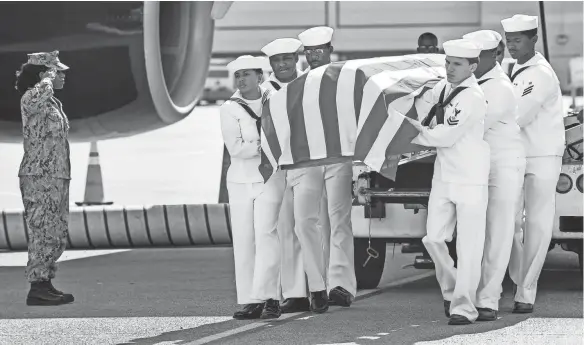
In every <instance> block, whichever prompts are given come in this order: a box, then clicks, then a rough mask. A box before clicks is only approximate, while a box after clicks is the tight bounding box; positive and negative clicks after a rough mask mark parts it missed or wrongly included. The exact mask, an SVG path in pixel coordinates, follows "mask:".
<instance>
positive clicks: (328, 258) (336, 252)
mask: <svg viewBox="0 0 584 345" xmlns="http://www.w3.org/2000/svg"><path fill="white" fill-rule="evenodd" d="M323 168H324V169H323V173H324V183H325V184H324V186H325V188H324V193H323V198H322V203H321V212H320V218H319V223H318V225H319V228H320V229H321V231H322V234H323V242H324V258H325V268H326V271H327V287H328V291H330V290H331V289H333V288H335V287H337V286H340V287H342V288H344V289H345V290H347V291H349V292H350V293H351V294H352V295H353V296H355V295H356V294H357V279H356V277H355V254H354V252H355V248H354V241H353V227H352V224H351V210H352V209H353V199H352V192H351V188H352V186H351V181H352V179H353V163H352V162H348V163H337V164H331V165H326V166H324V167H323Z"/></svg>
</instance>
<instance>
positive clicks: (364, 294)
mask: <svg viewBox="0 0 584 345" xmlns="http://www.w3.org/2000/svg"><path fill="white" fill-rule="evenodd" d="M434 275H435V273H434V270H432V271H431V272H424V273H422V274H417V275H415V276H412V277H407V278H403V279H398V280H396V281H394V282H391V283H388V284H384V285H382V286H381V287H379V288H377V289H369V290H360V291H357V296H356V297H355V300H362V299H366V298H369V297H373V296H375V295H378V294H380V293H383V292H384V291H385V290H387V289H390V288H392V287H396V286H400V285H404V284H408V283H412V282H415V281H417V280H420V279H425V278H428V277H431V276H434ZM309 313H310V312H300V313H290V314H282V316H280V318H278V319H277V320H273V321H265V322H262V321H260V322H254V323H250V324H248V325H245V326H241V327H238V328H234V329H231V330H229V331H225V332H221V333H217V334H213V335H210V336H207V337H204V338H201V339H197V340H195V341H192V342H189V343H184V345H203V344H208V343H210V342H212V341H216V340H220V339H224V338H227V337H231V336H234V335H236V334H240V333H244V332H249V331H252V330H255V329H258V328H260V327H270V326H273V325H274V324H278V323H280V322H281V321H282V320H286V319H292V318H294V317H297V316H302V315H306V314H309ZM315 316H316V315H315Z"/></svg>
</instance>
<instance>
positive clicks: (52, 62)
mask: <svg viewBox="0 0 584 345" xmlns="http://www.w3.org/2000/svg"><path fill="white" fill-rule="evenodd" d="M28 63H29V64H32V65H42V66H47V67H51V68H56V69H57V70H60V71H65V70H68V69H69V66H67V65H65V64H64V63H62V62H61V61H59V51H58V50H55V51H52V52H50V53H32V54H28Z"/></svg>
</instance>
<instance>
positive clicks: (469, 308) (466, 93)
mask: <svg viewBox="0 0 584 345" xmlns="http://www.w3.org/2000/svg"><path fill="white" fill-rule="evenodd" d="M442 47H443V49H444V51H445V53H446V72H447V79H446V80H442V81H440V82H439V83H438V84H436V86H435V87H434V88H433V89H432V90H431V91H428V92H426V93H425V94H424V96H423V99H424V100H426V101H427V102H429V103H431V104H434V107H432V110H431V111H430V113H429V115H428V117H427V118H426V119H425V120H424V121H423V122H422V123H423V124H427V123H429V126H428V127H426V126H424V125H422V124H421V123H420V122H419V121H417V120H414V119H409V118H407V117H406V119H407V120H408V121H410V122H411V123H412V124H413V125H414V126H415V127H416V128H417V129H418V130H419V131H420V134H419V135H418V136H417V137H416V138H415V139H414V140H413V141H412V143H415V144H419V145H423V146H428V147H436V151H437V157H436V162H435V164H434V176H433V179H432V191H431V192H430V200H429V203H428V220H427V226H426V229H427V234H426V236H424V238H423V239H422V242H423V243H424V245H425V246H426V249H427V250H428V253H429V254H430V257H431V258H432V260H433V261H434V264H435V267H436V278H437V280H438V283H439V284H440V288H441V290H442V296H443V298H444V312H445V314H446V316H447V317H450V320H449V322H448V324H450V325H464V324H470V323H471V322H473V321H474V320H476V318H477V317H478V312H477V310H476V308H475V306H474V303H475V300H476V291H477V287H478V285H479V280H480V270H481V260H482V257H483V246H484V236H485V218H486V211H487V202H488V189H487V188H488V187H487V185H488V178H489V145H488V144H487V143H486V142H485V141H484V140H483V134H484V119H485V113H486V110H487V104H486V101H485V95H484V93H483V91H482V90H481V87H480V86H479V84H478V83H477V80H476V78H475V77H474V75H473V72H474V71H475V70H476V69H477V66H478V56H479V54H480V52H481V47H480V46H479V45H477V44H476V43H474V42H473V41H470V40H465V39H460V40H453V41H447V42H444V44H443V45H442ZM430 120H431V121H430ZM455 225H456V226H457V254H458V267H457V268H455V267H454V262H453V261H452V259H451V257H450V255H449V253H448V247H447V246H446V241H451V240H452V236H453V233H454V227H455Z"/></svg>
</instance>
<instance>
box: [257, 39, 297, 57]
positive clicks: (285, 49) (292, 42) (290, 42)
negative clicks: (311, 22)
mask: <svg viewBox="0 0 584 345" xmlns="http://www.w3.org/2000/svg"><path fill="white" fill-rule="evenodd" d="M301 45H302V42H300V41H299V40H297V39H295V38H278V39H277V40H273V41H272V42H270V43H268V44H266V45H265V46H264V47H263V48H262V53H264V54H266V55H267V56H268V57H270V56H274V55H278V54H286V53H296V52H297V51H298V49H299V48H300V46H301Z"/></svg>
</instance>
